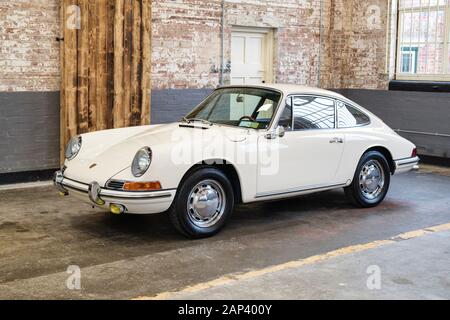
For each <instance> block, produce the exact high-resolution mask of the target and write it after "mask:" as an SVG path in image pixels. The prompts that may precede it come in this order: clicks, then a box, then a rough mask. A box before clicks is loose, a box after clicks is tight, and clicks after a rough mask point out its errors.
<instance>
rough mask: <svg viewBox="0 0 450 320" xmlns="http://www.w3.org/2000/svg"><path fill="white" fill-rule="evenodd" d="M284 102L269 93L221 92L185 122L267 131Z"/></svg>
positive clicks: (211, 97)
mask: <svg viewBox="0 0 450 320" xmlns="http://www.w3.org/2000/svg"><path fill="white" fill-rule="evenodd" d="M280 99H281V94H280V93H278V92H275V91H271V90H266V89H259V88H224V89H218V90H216V91H214V92H213V94H212V95H210V96H209V97H208V98H207V99H206V100H205V101H203V102H202V103H200V105H199V106H198V107H197V108H195V109H194V110H193V111H192V112H191V113H189V114H188V115H187V116H186V117H185V118H184V119H185V120H187V121H204V122H206V121H208V122H211V123H218V124H225V125H231V126H238V127H244V128H253V129H267V128H268V127H269V125H270V122H271V120H272V117H273V115H274V113H275V110H276V108H277V106H278V102H279V101H280Z"/></svg>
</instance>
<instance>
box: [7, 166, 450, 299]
mask: <svg viewBox="0 0 450 320" xmlns="http://www.w3.org/2000/svg"><path fill="white" fill-rule="evenodd" d="M449 222H450V170H449V169H442V168H434V167H425V168H424V169H423V170H422V171H421V172H419V173H416V172H414V173H410V174H407V175H402V176H398V177H394V178H393V181H392V188H391V191H390V193H389V195H388V197H387V199H386V201H385V202H384V203H383V204H382V205H381V206H379V207H378V208H374V209H365V210H361V209H354V208H353V207H351V206H350V205H349V204H348V203H347V202H346V200H345V197H344V195H343V192H342V191H332V192H326V193H321V194H316V195H311V196H306V197H302V198H297V199H291V200H285V201H277V202H270V203H258V204H253V205H247V206H240V207H239V208H237V209H236V211H235V214H234V216H233V217H232V219H231V221H230V223H229V225H228V227H227V228H226V229H225V230H224V231H223V232H222V233H220V234H219V235H218V236H216V237H214V238H211V239H205V240H200V241H189V240H185V239H184V238H182V237H180V236H179V235H178V233H176V232H175V231H174V230H173V229H172V227H171V225H170V222H169V219H168V217H167V216H166V215H165V214H159V215H153V216H131V215H130V216H127V215H124V216H113V215H110V214H105V213H102V212H98V211H96V210H93V209H91V208H90V207H89V206H86V205H85V204H82V203H79V202H77V201H76V200H75V199H72V198H70V197H69V198H64V199H61V198H59V197H58V196H57V195H56V192H55V191H54V190H53V188H52V187H49V186H39V187H34V188H21V189H15V190H0V299H26V298H33V299H34V298H36V299H44V298H46V299H48V298H50V299H52V298H63V299H73V298H82V299H101V298H114V299H131V298H138V297H150V298H151V297H153V296H156V295H158V294H161V293H165V292H171V294H170V295H168V297H169V298H205V297H211V298H226V299H229V298H250V299H253V298H263V299H264V298H277V299H290V298H293V299H297V298H312V299H316V298H331V299H339V298H343V299H347V298H357V299H358V298H361V299H365V298H388V299H398V298H430V299H434V298H446V299H450V273H449V270H450V267H449V265H450V257H449V255H450V242H449V238H450V233H449V232H447V231H441V232H435V233H433V234H427V235H425V236H423V237H418V238H413V239H409V240H405V241H400V242H397V241H395V242H394V243H391V244H388V245H385V246H380V247H375V248H372V249H368V250H365V251H363V252H357V253H351V254H346V255H341V256H338V257H334V258H330V259H327V260H326V261H320V262H317V263H314V264H309V265H306V266H301V267H295V268H287V269H283V270H280V271H274V272H269V273H262V274H261V275H260V276H255V277H252V278H249V279H247V278H244V277H243V278H242V279H241V280H236V281H233V282H232V283H228V284H220V282H216V285H215V286H213V287H204V288H203V287H202V286H201V284H203V283H214V279H217V278H221V277H224V276H226V275H230V274H246V273H249V272H253V271H256V273H257V272H258V270H261V269H265V268H266V269H267V268H268V267H271V266H277V265H284V264H286V263H287V264H289V262H290V261H298V260H299V259H300V260H301V259H305V258H308V257H311V256H316V255H321V254H325V253H327V252H330V251H333V250H337V249H340V248H344V247H349V246H354V245H357V244H366V243H372V242H373V241H375V240H384V239H390V238H392V237H394V236H396V235H398V234H401V233H404V232H408V231H412V230H418V229H423V228H427V227H430V226H435V225H442V224H448V223H449ZM69 265H78V266H80V268H81V290H69V289H68V288H67V286H66V280H67V278H68V277H69V274H67V273H66V270H67V267H68V266H69ZM370 265H377V266H379V268H380V270H381V276H382V282H381V283H382V288H381V290H369V289H367V287H366V279H367V277H368V275H367V273H366V269H367V267H368V266H370ZM425 271H426V272H425ZM199 284H200V285H199ZM195 285H197V288H200V289H198V290H195V291H189V290H188V291H186V290H185V288H186V287H189V286H195ZM202 288H203V289H202ZM172 292H173V293H172Z"/></svg>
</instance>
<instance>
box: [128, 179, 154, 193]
mask: <svg viewBox="0 0 450 320" xmlns="http://www.w3.org/2000/svg"><path fill="white" fill-rule="evenodd" d="M123 189H124V190H127V191H155V190H161V189H162V187H161V183H160V182H159V181H152V182H125V184H124V186H123Z"/></svg>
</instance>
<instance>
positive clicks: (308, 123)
mask: <svg viewBox="0 0 450 320" xmlns="http://www.w3.org/2000/svg"><path fill="white" fill-rule="evenodd" d="M289 99H290V98H288V103H287V104H286V106H285V108H286V109H287V110H289V112H286V110H285V112H284V113H283V114H287V115H289V113H291V114H290V116H287V117H286V119H287V123H289V122H290V121H292V116H293V117H294V121H293V128H290V129H287V130H288V131H287V132H286V134H285V135H284V137H281V138H276V139H274V140H270V141H269V142H268V141H266V140H265V139H266V138H265V137H260V140H259V142H258V145H259V150H258V153H259V159H260V160H259V161H258V168H259V173H258V182H257V192H258V195H259V196H267V195H277V194H283V193H291V192H293V193H295V192H296V191H299V190H309V189H316V188H322V187H328V186H334V185H339V184H342V183H345V182H346V181H339V180H338V177H337V172H338V168H339V166H340V163H341V158H342V154H343V151H344V146H345V136H344V134H343V133H342V132H340V131H339V130H338V129H335V106H334V101H333V100H332V99H326V98H322V97H314V96H306V97H303V96H298V97H293V99H292V100H291V101H289ZM291 105H293V110H290V108H291V107H290V106H291ZM267 155H270V158H269V159H270V160H271V161H268V160H267V159H268V156H267Z"/></svg>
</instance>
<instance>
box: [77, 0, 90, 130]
mask: <svg viewBox="0 0 450 320" xmlns="http://www.w3.org/2000/svg"><path fill="white" fill-rule="evenodd" d="M88 1H89V0H78V5H79V7H80V9H81V29H80V30H78V38H77V41H78V52H77V59H78V64H77V68H78V69H77V76H78V80H77V101H78V105H77V107H78V133H85V132H88V131H89V119H88V117H89V94H88V77H89V73H88V71H89V69H88V53H89V24H88V22H89V15H88Z"/></svg>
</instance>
